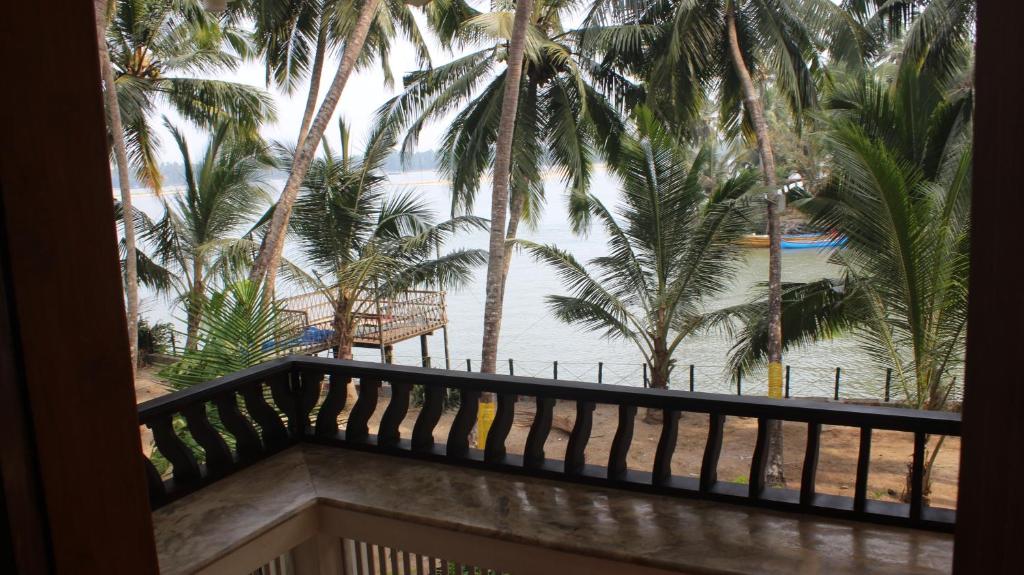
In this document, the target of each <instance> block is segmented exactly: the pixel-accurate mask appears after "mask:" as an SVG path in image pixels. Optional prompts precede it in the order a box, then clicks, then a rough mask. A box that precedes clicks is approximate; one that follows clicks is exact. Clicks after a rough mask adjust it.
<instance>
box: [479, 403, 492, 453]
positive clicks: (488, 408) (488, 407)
mask: <svg viewBox="0 0 1024 575" xmlns="http://www.w3.org/2000/svg"><path fill="white" fill-rule="evenodd" d="M494 410H495V402H493V401H481V402H480V403H479V408H478V409H477V412H476V448H477V449H483V448H484V447H485V446H486V445H487V432H488V431H490V430H491V424H492V423H494Z"/></svg>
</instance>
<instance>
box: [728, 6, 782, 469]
mask: <svg viewBox="0 0 1024 575" xmlns="http://www.w3.org/2000/svg"><path fill="white" fill-rule="evenodd" d="M725 25H726V34H727V36H728V40H729V54H730V56H731V58H732V62H733V65H734V67H735V68H736V75H737V76H738V77H739V80H740V86H741V87H742V89H743V101H744V108H745V109H746V111H747V113H748V114H749V115H750V121H751V123H752V124H753V125H754V133H755V134H756V135H757V151H758V154H759V155H760V158H761V170H762V172H763V174H764V183H765V185H766V186H767V187H768V190H769V194H774V191H775V155H774V153H773V152H772V143H771V138H770V137H769V135H768V122H767V121H766V120H765V118H764V106H763V104H762V102H761V97H760V94H759V93H758V90H757V88H756V87H755V86H754V82H753V80H752V79H751V77H750V71H749V70H748V68H747V64H746V62H745V61H744V59H743V52H742V51H741V50H740V43H739V37H738V34H737V32H736V8H735V5H734V4H732V3H730V5H729V7H728V9H727V10H726V13H725ZM767 203H768V242H769V243H768V350H767V352H768V395H769V397H773V398H776V399H781V398H782V229H781V222H780V220H779V216H780V214H779V211H778V209H777V206H776V205H775V198H774V197H773V196H772V197H770V198H769V200H768V202H767ZM782 447H783V446H782V424H781V423H780V422H778V421H771V422H769V424H768V470H767V479H768V482H769V483H773V484H784V483H785V482H786V479H785V475H784V474H783V468H782Z"/></svg>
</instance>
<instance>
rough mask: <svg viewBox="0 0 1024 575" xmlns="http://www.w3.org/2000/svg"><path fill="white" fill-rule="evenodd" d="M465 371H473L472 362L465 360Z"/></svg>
mask: <svg viewBox="0 0 1024 575" xmlns="http://www.w3.org/2000/svg"><path fill="white" fill-rule="evenodd" d="M466 371H473V360H472V359H469V358H468V357H467V358H466Z"/></svg>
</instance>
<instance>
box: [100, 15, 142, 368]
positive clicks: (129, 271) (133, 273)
mask: <svg viewBox="0 0 1024 575" xmlns="http://www.w3.org/2000/svg"><path fill="white" fill-rule="evenodd" d="M95 8H96V38H97V44H98V45H99V57H100V73H101V74H103V84H104V87H105V88H106V89H105V90H104V91H103V96H104V99H105V100H106V103H107V114H108V116H107V117H108V118H109V121H110V133H111V135H112V137H113V147H114V159H115V160H116V163H117V181H118V186H119V187H120V190H121V208H122V210H123V213H124V245H125V319H126V320H127V323H128V353H129V354H131V358H132V375H133V376H134V375H135V369H136V367H137V366H138V361H139V358H138V350H139V326H138V323H139V272H138V256H137V255H136V247H135V218H134V214H135V212H134V211H133V210H132V187H131V179H130V178H129V176H128V152H127V151H126V149H125V143H124V127H123V126H122V125H121V106H120V104H118V101H117V84H116V83H115V82H116V80H115V78H114V68H113V66H111V64H110V54H109V53H108V52H107V1H106V0H97V1H96V4H95Z"/></svg>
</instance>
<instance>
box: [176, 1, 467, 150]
mask: <svg viewBox="0 0 1024 575" xmlns="http://www.w3.org/2000/svg"><path fill="white" fill-rule="evenodd" d="M470 3H471V4H473V5H474V6H476V7H477V8H478V9H484V8H485V6H486V4H487V2H486V0H485V1H484V2H479V1H473V2H470ZM413 12H414V13H415V14H416V17H417V21H418V22H419V23H420V27H421V30H424V31H426V25H425V23H424V19H423V17H422V15H421V14H420V13H419V11H418V10H415V9H414V10H413ZM425 35H426V37H427V40H428V44H429V47H430V51H431V56H432V58H433V63H434V64H435V65H438V64H443V63H446V62H448V61H450V60H451V59H452V58H453V57H454V56H453V54H451V53H446V52H445V51H444V50H442V49H441V47H440V46H439V45H438V44H437V43H436V42H435V41H434V39H433V37H432V36H431V35H430V34H429V32H425ZM471 49H472V47H470V48H468V49H466V50H464V51H463V52H468V51H470V50H471ZM459 53H460V52H459V51H457V52H456V53H455V55H458V54H459ZM339 56H340V54H334V55H333V58H332V59H331V60H330V61H328V62H326V63H325V65H324V72H323V79H322V80H321V87H320V90H321V93H320V97H321V98H322V97H323V92H324V91H325V90H326V89H327V87H328V86H329V85H330V83H331V80H332V79H333V77H334V73H335V71H337V68H338V57H339ZM390 63H391V70H392V72H393V73H394V74H395V82H394V88H393V89H388V88H387V87H386V86H385V82H384V73H383V72H382V71H381V68H380V66H379V64H375V65H374V66H373V67H372V68H370V69H364V70H362V71H360V72H359V73H357V74H354V75H353V76H351V77H350V78H349V80H348V83H347V85H346V86H345V91H344V92H343V93H342V96H341V100H340V102H339V103H338V107H337V110H336V111H335V116H334V120H333V121H332V124H331V127H330V128H328V130H327V137H328V141H330V142H331V143H336V142H337V140H338V130H337V124H336V121H337V118H338V117H339V116H340V117H343V118H345V121H346V122H347V123H348V124H349V126H351V128H352V140H351V143H352V145H353V147H354V148H355V149H357V150H358V149H360V148H362V147H363V145H364V144H365V136H366V134H367V133H368V132H369V129H370V124H371V122H372V119H373V113H374V111H375V110H376V109H377V108H378V107H380V106H381V105H382V104H383V103H384V102H385V101H387V100H388V99H389V98H391V97H392V96H394V95H395V94H396V93H398V92H399V91H401V89H402V77H403V76H404V75H405V74H406V73H408V72H411V71H414V70H416V69H418V66H417V64H416V58H415V54H414V53H413V50H412V49H411V48H410V46H409V43H408V42H406V41H405V40H403V39H398V40H397V41H396V42H394V44H393V50H392V54H391V60H390ZM222 79H224V80H229V81H233V82H241V83H245V84H250V85H253V86H258V87H260V88H263V89H265V90H267V91H268V92H269V93H270V94H271V95H272V96H273V97H274V100H275V101H276V104H277V117H278V120H277V122H276V123H274V124H270V125H267V126H265V127H264V129H263V135H264V137H265V138H267V139H268V140H281V141H283V142H286V143H289V144H294V142H295V140H296V138H297V136H298V131H299V124H300V123H301V121H302V113H303V110H304V109H305V106H306V95H307V93H308V92H307V91H308V89H309V84H308V82H303V83H302V84H301V85H300V86H298V87H297V89H296V90H295V92H294V93H293V94H291V95H290V96H289V95H286V94H284V93H282V92H279V91H277V90H275V89H273V88H267V87H266V85H265V84H264V70H263V65H262V63H261V62H246V63H244V64H243V65H242V66H241V68H239V69H238V70H237V71H236V72H234V73H231V74H226V75H224V76H222ZM161 113H164V114H167V115H168V117H170V118H172V120H173V121H174V122H175V123H176V124H177V125H179V126H181V127H182V128H184V129H185V130H184V131H185V133H186V134H187V138H188V140H189V142H190V148H191V149H192V153H193V155H197V154H198V153H199V150H201V149H202V146H203V145H204V143H205V141H206V134H205V132H203V131H202V130H198V129H195V128H194V127H192V126H190V125H189V124H188V123H187V122H185V121H184V120H182V119H180V118H178V117H176V116H175V115H174V114H173V113H171V112H170V110H169V108H167V107H164V108H163V109H162V110H161ZM447 123H448V122H447V121H443V122H437V123H433V124H431V125H429V126H427V128H426V129H424V131H423V134H422V136H421V138H420V143H419V147H418V148H417V149H418V150H428V149H431V148H435V147H437V143H438V141H439V140H440V136H441V134H442V132H443V131H444V128H445V126H446V125H447ZM160 140H161V141H160V143H161V148H160V149H161V152H160V156H161V158H160V159H161V161H164V162H180V161H181V158H180V156H179V155H178V152H177V148H176V147H175V146H174V144H173V142H172V141H171V138H170V136H169V135H168V134H167V133H166V132H165V131H164V130H163V126H162V123H160ZM193 160H195V158H193Z"/></svg>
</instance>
